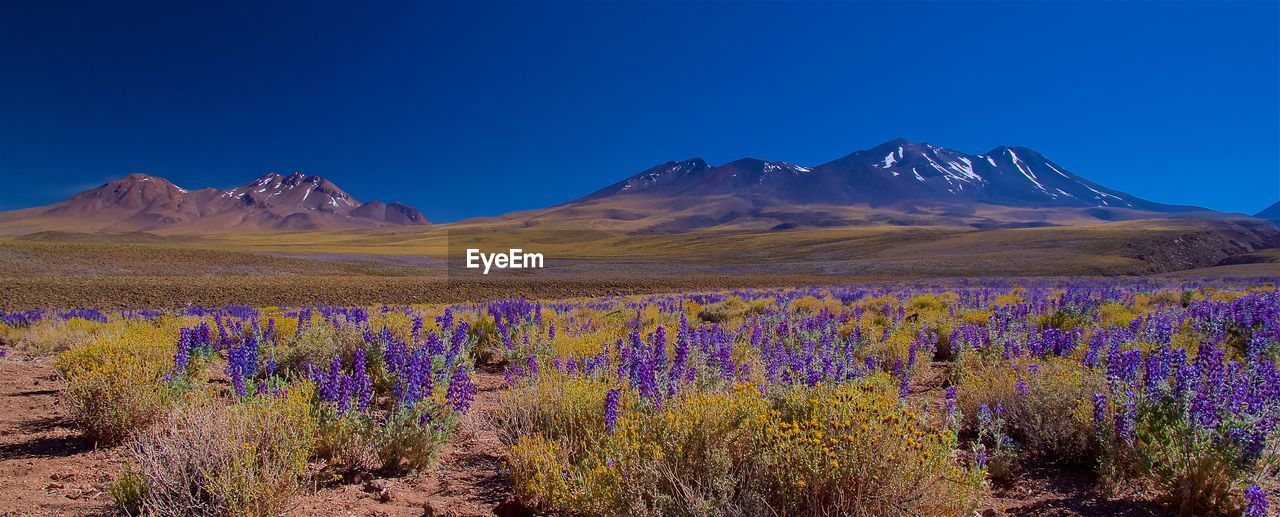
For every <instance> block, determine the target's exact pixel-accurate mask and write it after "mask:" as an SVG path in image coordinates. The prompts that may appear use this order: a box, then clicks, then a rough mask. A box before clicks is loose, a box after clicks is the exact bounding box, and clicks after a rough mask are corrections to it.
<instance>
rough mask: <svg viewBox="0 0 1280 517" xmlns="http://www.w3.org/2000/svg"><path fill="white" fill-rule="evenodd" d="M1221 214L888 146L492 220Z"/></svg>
mask: <svg viewBox="0 0 1280 517" xmlns="http://www.w3.org/2000/svg"><path fill="white" fill-rule="evenodd" d="M1188 217H1194V218H1208V219H1218V218H1223V217H1231V216H1228V215H1227V214H1221V213H1218V212H1213V211H1211V210H1207V209H1204V208H1199V207H1192V206H1180V205H1169V204H1163V203H1157V202H1154V201H1149V200H1146V199H1142V198H1139V197H1137V196H1134V195H1132V194H1127V193H1125V192H1120V191H1118V190H1115V189H1111V188H1108V187H1105V186H1103V185H1099V184H1097V183H1094V182H1092V181H1089V180H1087V179H1085V178H1083V177H1081V176H1078V175H1076V174H1074V173H1072V172H1071V171H1069V170H1068V169H1067V168H1066V167H1064V166H1061V165H1059V164H1057V163H1055V162H1053V161H1052V160H1050V159H1048V158H1046V157H1045V156H1044V155H1042V154H1040V153H1038V152H1036V151H1034V150H1032V149H1028V148H1026V147H1008V146H1001V147H996V148H994V149H992V150H990V151H988V152H986V153H983V154H977V155H974V154H968V153H964V152H960V151H955V150H952V149H947V148H944V147H938V146H935V145H931V144H927V143H915V142H909V141H907V140H904V139H901V138H899V139H894V140H890V141H888V142H885V143H882V144H880V145H877V146H875V147H872V148H870V149H866V150H862V151H857V152H854V153H851V154H849V155H846V156H843V157H841V158H837V159H835V160H832V161H829V162H826V163H823V164H819V165H798V164H795V163H792V162H786V161H767V160H760V159H755V158H741V159H738V160H734V161H732V162H729V163H726V164H723V165H719V166H713V165H711V164H709V163H707V162H706V161H705V160H703V159H701V158H690V159H687V160H682V161H670V162H666V163H662V164H659V165H656V166H653V167H651V168H649V169H646V170H644V171H641V172H639V173H637V174H635V175H632V176H630V177H628V178H625V179H623V180H622V181H619V182H617V183H614V184H612V185H609V186H607V187H605V188H603V189H600V190H598V191H596V192H593V193H591V194H589V195H587V196H584V197H582V198H579V199H575V200H573V201H569V202H567V203H564V204H561V205H557V206H554V207H551V208H547V209H543V210H535V211H530V212H521V213H516V214H509V215H507V216H504V217H502V218H501V219H511V220H520V221H523V224H525V225H537V224H547V223H552V222H555V223H564V222H569V223H570V224H581V225H588V226H591V227H601V226H609V227H616V228H628V229H635V230H654V231H682V230H691V229H699V228H708V227H726V226H734V227H743V226H745V227H749V228H778V229H785V228H794V227H803V226H847V225H894V226H910V225H945V226H970V227H974V228H980V229H981V228H994V227H1021V226H1047V225H1056V224H1073V223H1086V222H1097V221H1114V220H1126V219H1145V218H1188Z"/></svg>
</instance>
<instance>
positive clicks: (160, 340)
mask: <svg viewBox="0 0 1280 517" xmlns="http://www.w3.org/2000/svg"><path fill="white" fill-rule="evenodd" d="M160 334H161V333H160V331H159V330H158V329H155V328H146V327H141V326H135V327H131V328H130V331H128V332H123V333H119V334H112V335H108V336H103V337H102V338H101V339H99V340H98V341H96V342H94V343H92V344H89V345H85V346H81V347H78V348H75V349H72V350H69V351H67V352H64V353H63V354H62V355H61V356H59V358H58V360H57V366H58V370H59V372H60V373H61V374H62V376H63V377H64V378H65V379H66V380H67V388H66V390H65V391H64V392H63V398H64V400H66V402H67V405H68V407H69V408H70V411H71V416H72V418H73V420H74V421H75V423H76V426H77V427H78V428H79V429H80V430H81V431H83V432H84V434H85V436H86V437H88V438H89V439H91V440H94V441H98V442H103V443H115V442H119V441H120V440H123V439H124V438H125V437H126V436H128V434H129V433H130V432H132V431H134V430H136V429H141V428H143V427H146V426H147V425H149V424H150V423H151V422H152V421H153V420H154V419H155V418H156V417H157V416H158V415H159V414H160V413H161V412H162V411H163V410H164V409H165V408H166V407H167V406H168V405H169V404H170V403H171V402H172V400H173V398H174V397H173V392H172V390H170V388H169V387H168V386H167V385H166V384H165V383H164V378H165V376H166V375H168V373H169V371H170V369H171V367H172V353H173V349H174V347H173V344H172V341H171V340H170V339H168V336H162V335H160Z"/></svg>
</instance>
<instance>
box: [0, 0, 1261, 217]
mask: <svg viewBox="0 0 1280 517" xmlns="http://www.w3.org/2000/svg"><path fill="white" fill-rule="evenodd" d="M173 4H188V2H156V3H134V2H124V3H121V4H119V5H115V4H110V5H108V3H105V2H85V3H83V4H79V3H67V2H43V1H41V2H37V1H30V2H5V3H4V4H3V5H2V6H0V179H2V180H3V183H2V184H3V187H0V209H13V208H20V207H27V206H34V205H39V204H45V203H49V202H53V201H56V200H59V199H62V198H64V197H67V196H68V195H70V194H73V193H75V192H77V191H79V190H82V189H85V188H89V187H92V186H96V185H98V184H101V183H103V182H105V181H107V180H109V179H112V178H115V177H118V176H122V175H125V174H128V173H130V172H146V173H150V174H155V175H159V176H164V177H167V178H169V179H171V180H173V181H175V182H176V183H178V184H179V185H181V186H184V187H197V186H217V187H227V186H232V185H238V184H242V183H245V182H248V181H249V180H250V179H252V178H254V177H257V176H259V175H261V174H263V173H265V172H266V171H269V170H276V171H283V172H289V171H294V170H301V171H304V172H308V173H312V174H320V175H323V176H326V177H328V178H330V179H332V180H333V181H335V182H336V183H337V184H338V185H340V186H342V187H344V188H345V189H346V190H347V191H349V192H350V193H351V194H352V195H354V196H355V197H357V198H359V199H362V200H367V199H382V200H385V201H391V200H399V201H403V202H407V203H410V204H413V205H415V206H417V207H418V208H420V209H421V210H422V211H423V212H424V213H425V214H426V215H427V216H428V217H429V218H430V219H432V220H435V221H449V220H456V219H458V218H463V217H470V216H479V215H494V214H499V213H503V212H507V211H511V210H517V209H528V208H537V207H542V206H546V205H549V204H553V203H558V202H562V201H565V200H568V199H571V198H574V197H577V196H580V195H583V194H586V193H589V192H591V191H593V190H595V189H597V188H599V187H602V186H604V185H607V184H609V183H612V182H614V181H616V180H618V179H621V178H622V177H625V176H627V175H630V174H632V173H635V172H637V171H639V170H642V169H644V168H647V167H649V166H651V165H653V164H656V163H659V162H663V161H666V160H676V159H684V158H688V157H691V156H701V157H703V158H705V159H707V160H708V161H710V162H712V163H713V164H719V163H724V162H726V161H730V160H733V159H736V158H739V157H743V156H752V157H757V158H762V159H770V160H786V161H791V162H795V163H800V164H805V165H814V164H818V163H822V162H825V161H828V160H831V159H834V158H837V157H840V156H843V155H845V154H847V153H849V152H852V151H854V150H858V149H863V148H867V147H871V146H873V145H875V144H877V143H880V142H882V141H885V140H889V139H891V138H894V137H899V136H901V137H905V138H908V139H910V140H914V141H927V142H930V143H933V144H936V145H942V146H946V147H951V148H955V149H958V150H962V151H967V152H973V153H979V152H985V151H987V150H989V149H991V148H992V147H995V146H997V145H1002V144H1008V145H1023V146H1027V147H1031V148H1033V149H1036V150H1038V151H1040V152H1042V153H1044V154H1045V155H1046V156H1048V157H1050V158H1051V159H1053V160H1054V161H1056V162H1058V163H1059V164H1061V165H1064V166H1066V167H1067V168H1068V169H1070V170H1072V171H1073V172H1076V173H1077V174H1080V175H1083V176H1085V177H1087V178H1089V179H1092V180H1094V181H1097V182H1099V183H1102V184H1104V185H1107V186H1110V187H1113V188H1117V189H1120V190H1123V191H1126V192H1130V193H1132V194H1135V195H1139V196H1142V197H1145V198H1148V199H1152V200H1155V201H1161V202H1168V203H1183V204H1197V205H1201V206H1206V207H1210V208H1214V209H1219V210H1227V211H1241V212H1254V211H1257V210H1259V209H1261V208H1263V207H1264V206H1266V205H1268V204H1270V203H1271V202H1273V201H1275V200H1276V199H1278V198H1280V3H1276V2H1254V3H1222V2H1214V3H1165V2H1139V3H1105V2H1076V3H1045V2H1030V3H963V2H945V3H840V4H819V3H805V4H800V3H768V4H738V3H721V2H717V3H659V4H630V3H560V2H557V3H544V2H538V3H518V4H483V3H465V4H463V3H458V4H432V3H427V2H376V3H374V4H376V5H372V6H369V5H363V6H362V5H357V4H355V3H350V4H345V3H329V2H314V3H308V5H309V6H308V7H307V8H302V7H300V6H301V5H303V4H299V3H296V2H295V3H271V2H247V3H243V4H234V3H205V4H202V5H173ZM191 4H194V3H191Z"/></svg>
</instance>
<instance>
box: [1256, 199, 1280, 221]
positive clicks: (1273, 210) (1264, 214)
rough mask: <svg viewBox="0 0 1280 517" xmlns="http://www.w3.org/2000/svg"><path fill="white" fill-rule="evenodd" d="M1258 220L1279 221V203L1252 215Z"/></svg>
mask: <svg viewBox="0 0 1280 517" xmlns="http://www.w3.org/2000/svg"><path fill="white" fill-rule="evenodd" d="M1253 216H1254V217H1257V218H1259V219H1270V220H1272V221H1280V201H1276V202H1275V203H1272V204H1271V206H1269V207H1266V208H1263V209H1262V211H1260V212H1258V213H1256V214H1253Z"/></svg>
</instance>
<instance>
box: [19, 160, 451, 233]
mask: <svg viewBox="0 0 1280 517" xmlns="http://www.w3.org/2000/svg"><path fill="white" fill-rule="evenodd" d="M426 224H429V222H428V221H427V219H426V218H425V217H423V215H422V212H419V211H418V210H417V209H416V208H413V207H411V206H408V205H404V204H400V203H382V202H381V201H370V202H368V203H361V202H359V201H357V200H356V199H355V198H352V197H351V196H350V195H349V194H347V193H346V192H345V191H343V190H342V189H341V188H339V187H338V186H337V185H335V184H333V182H331V181H329V180H327V179H325V178H323V177H320V176H308V175H304V174H302V173H299V172H295V173H293V174H290V175H288V176H284V175H281V174H277V173H274V172H272V173H268V174H266V175H264V176H262V177H259V178H257V179H255V180H253V181H251V182H249V183H248V184H245V185H244V186H241V187H236V188H233V189H229V190H219V189H215V188H202V189H199V190H187V189H184V188H181V187H178V186H177V185H174V184H173V183H172V182H170V181H169V180H166V179H164V178H160V177H156V176H148V175H145V174H130V175H128V176H125V177H123V178H120V179H118V180H115V181H111V182H108V183H106V184H103V185H102V186H100V187H97V188H94V189H90V190H87V191H84V192H81V193H79V194H76V195H75V196H72V197H71V198H69V199H67V200H65V201H62V202H60V203H56V204H53V205H49V206H43V207H37V208H29V209H25V210H15V211H9V212H0V232H3V233H8V234H24V233H35V232H40V231H75V232H143V231H162V232H165V233H212V232H236V231H256V230H327V229H340V228H376V227H384V226H403V225H426Z"/></svg>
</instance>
